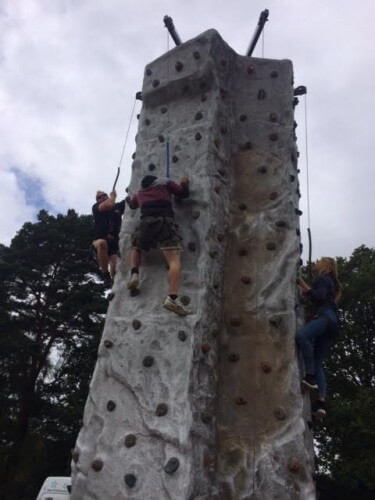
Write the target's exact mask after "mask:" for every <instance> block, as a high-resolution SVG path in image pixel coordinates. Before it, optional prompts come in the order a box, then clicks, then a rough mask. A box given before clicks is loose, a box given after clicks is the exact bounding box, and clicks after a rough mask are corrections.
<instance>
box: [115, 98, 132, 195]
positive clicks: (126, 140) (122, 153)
mask: <svg viewBox="0 0 375 500" xmlns="http://www.w3.org/2000/svg"><path fill="white" fill-rule="evenodd" d="M136 101H137V96H136V97H135V98H134V103H133V108H132V111H131V114H130V120H129V125H128V129H127V131H126V135H125V140H124V145H123V147H122V152H121V156H120V161H119V164H118V167H117V174H116V178H115V182H114V184H113V188H112V191H114V190H115V189H116V184H117V181H118V178H119V176H120V170H121V164H122V159H123V157H124V153H125V148H126V143H127V142H128V136H129V131H130V126H131V123H132V119H133V114H134V109H135V103H136Z"/></svg>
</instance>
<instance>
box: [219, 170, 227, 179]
mask: <svg viewBox="0 0 375 500" xmlns="http://www.w3.org/2000/svg"><path fill="white" fill-rule="evenodd" d="M218 172H219V174H220V175H222V176H223V177H224V175H225V174H226V172H225V170H224V169H223V168H219V169H218Z"/></svg>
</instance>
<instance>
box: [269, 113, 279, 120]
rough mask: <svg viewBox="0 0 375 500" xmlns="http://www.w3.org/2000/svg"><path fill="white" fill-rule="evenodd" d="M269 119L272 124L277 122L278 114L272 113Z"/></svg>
mask: <svg viewBox="0 0 375 500" xmlns="http://www.w3.org/2000/svg"><path fill="white" fill-rule="evenodd" d="M268 118H269V119H270V121H271V122H277V118H278V116H277V113H275V112H272V113H270V114H269V115H268Z"/></svg>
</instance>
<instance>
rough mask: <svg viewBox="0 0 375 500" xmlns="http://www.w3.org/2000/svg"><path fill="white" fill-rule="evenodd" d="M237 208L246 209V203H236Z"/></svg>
mask: <svg viewBox="0 0 375 500" xmlns="http://www.w3.org/2000/svg"><path fill="white" fill-rule="evenodd" d="M238 208H239V209H240V210H246V209H247V205H246V203H240V204H239V205H238Z"/></svg>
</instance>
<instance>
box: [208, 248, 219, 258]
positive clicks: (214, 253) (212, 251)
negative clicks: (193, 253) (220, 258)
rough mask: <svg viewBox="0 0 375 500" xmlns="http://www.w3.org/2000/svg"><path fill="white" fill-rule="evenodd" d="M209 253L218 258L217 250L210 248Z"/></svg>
mask: <svg viewBox="0 0 375 500" xmlns="http://www.w3.org/2000/svg"><path fill="white" fill-rule="evenodd" d="M208 255H209V256H210V257H211V259H216V257H217V251H216V250H210V251H209V252H208Z"/></svg>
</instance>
